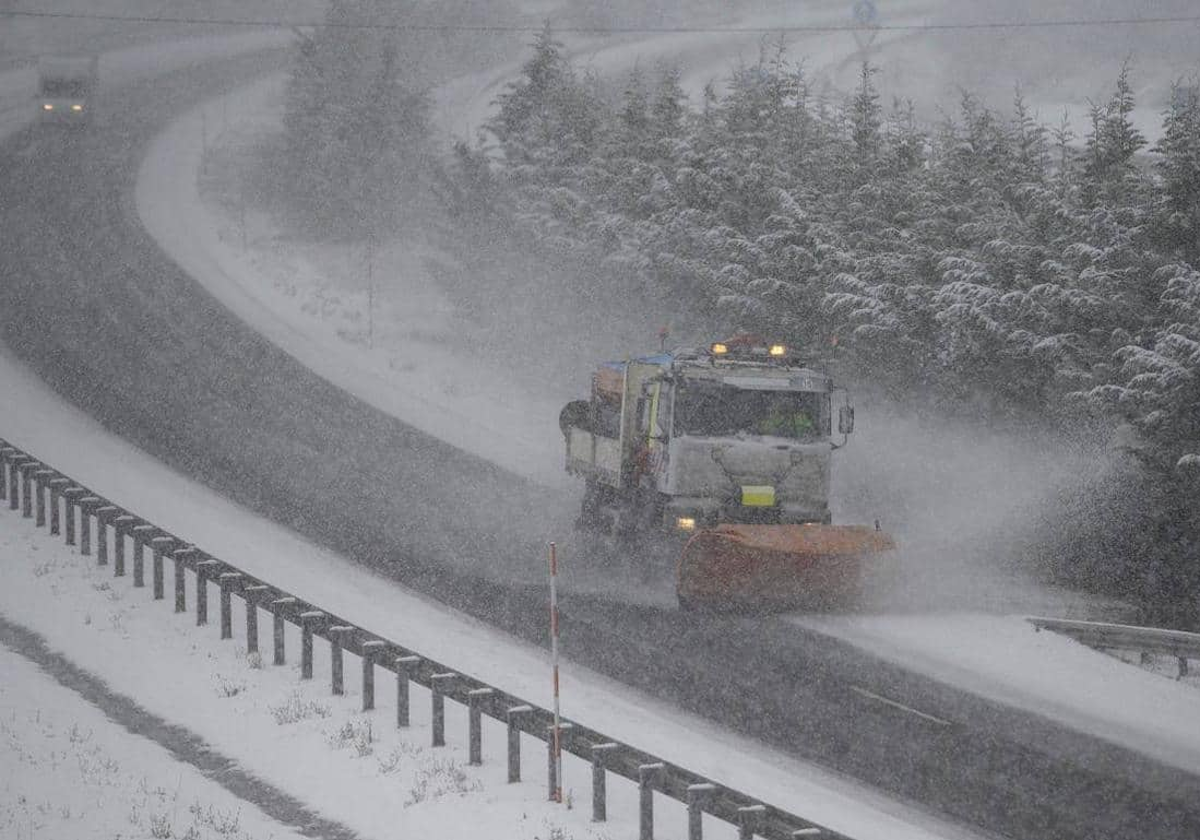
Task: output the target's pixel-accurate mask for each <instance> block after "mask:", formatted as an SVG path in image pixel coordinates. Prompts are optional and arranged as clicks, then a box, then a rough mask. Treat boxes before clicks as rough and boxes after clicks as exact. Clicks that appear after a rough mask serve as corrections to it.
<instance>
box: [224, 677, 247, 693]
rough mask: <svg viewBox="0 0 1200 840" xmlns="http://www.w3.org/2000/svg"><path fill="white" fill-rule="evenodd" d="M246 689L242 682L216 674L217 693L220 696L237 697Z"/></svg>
mask: <svg viewBox="0 0 1200 840" xmlns="http://www.w3.org/2000/svg"><path fill="white" fill-rule="evenodd" d="M245 690H246V684H245V683H244V682H240V681H237V682H235V681H234V680H231V679H228V678H227V677H224V676H222V675H221V674H217V694H218V695H219V696H221V697H237V696H238V695H239V694H241V693H242V692H243V691H245Z"/></svg>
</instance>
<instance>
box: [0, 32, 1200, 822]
mask: <svg viewBox="0 0 1200 840" xmlns="http://www.w3.org/2000/svg"><path fill="white" fill-rule="evenodd" d="M283 60H284V56H283V55H282V54H281V53H278V52H276V53H265V54H261V55H258V56H255V57H250V58H244V59H238V60H224V61H222V62H219V63H213V64H211V65H206V66H204V67H197V68H193V69H191V70H189V71H188V72H186V73H176V74H173V75H168V76H163V77H161V78H159V79H156V80H154V81H153V82H152V83H141V84H134V85H131V86H129V87H127V88H124V89H121V90H115V91H109V92H108V93H107V95H106V101H105V103H104V108H105V110H106V113H107V114H108V119H106V120H105V124H104V126H103V127H102V128H101V130H99V131H97V132H96V133H95V134H93V135H82V136H65V135H57V134H56V135H50V136H46V135H38V134H36V133H35V132H33V131H26V132H24V133H22V134H20V135H18V136H16V137H14V138H12V139H11V140H10V141H8V142H7V143H5V144H4V145H3V146H0V195H2V196H4V198H3V205H2V207H0V230H2V231H3V236H4V247H3V248H0V335H2V338H3V340H4V341H5V342H6V343H7V344H8V345H9V346H10V347H11V348H12V349H13V350H14V351H15V352H16V353H17V354H18V355H19V356H20V357H21V358H23V359H24V360H25V361H26V362H27V363H28V364H29V365H30V366H31V367H33V368H34V369H35V370H36V371H37V372H38V373H39V374H40V375H41V376H42V377H43V378H44V379H46V380H47V381H48V382H49V383H50V384H51V385H52V386H53V387H54V388H56V389H57V390H58V391H59V392H60V393H62V394H63V395H64V396H65V397H67V398H68V399H70V400H71V401H73V402H75V403H76V404H78V405H79V406H81V407H82V408H84V409H85V410H87V411H88V412H90V413H91V414H93V415H94V416H95V417H97V418H98V419H99V420H100V421H101V422H103V423H104V424H105V425H106V426H108V427H109V428H110V429H111V430H113V431H114V432H116V433H118V434H121V435H123V436H125V437H127V438H129V439H130V440H132V441H134V442H135V443H137V444H138V445H140V446H141V447H143V448H144V449H146V450H148V451H150V452H151V453H153V454H155V455H156V456H158V457H160V458H162V459H163V460H165V461H167V462H169V463H171V464H173V465H175V466H176V467H178V468H180V469H182V470H186V471H187V472H189V473H191V474H193V475H195V476H197V477H198V478H200V479H201V480H204V481H205V482H207V483H208V484H209V485H210V486H212V487H213V488H215V489H217V490H218V491H220V492H223V493H225V494H226V495H228V496H230V497H232V498H234V499H236V500H238V501H240V502H241V503H243V504H245V505H247V506H248V507H251V508H253V509H255V510H257V511H259V512H260V513H262V514H264V515H267V516H270V517H272V518H274V519H276V520H278V521H281V522H283V523H285V524H288V525H291V526H293V527H294V528H296V529H297V530H299V531H301V532H303V533H305V534H306V535H309V536H310V537H312V538H314V539H316V540H319V541H321V542H323V543H325V544H328V545H331V546H334V547H336V548H337V549H338V550H339V551H341V552H343V553H345V554H348V555H350V556H352V557H353V558H355V559H356V560H358V561H360V562H363V563H367V564H370V565H372V566H375V567H378V568H385V569H388V570H389V571H390V572H391V573H393V574H394V575H395V577H396V578H397V579H398V580H401V581H402V582H403V583H404V584H405V585H407V586H410V587H412V588H413V589H416V590H419V591H423V592H426V593H428V594H430V595H431V596H433V597H436V598H438V599H440V600H442V601H444V602H445V603H448V604H450V605H452V606H454V607H456V608H458V609H460V610H463V611H465V612H468V613H471V614H473V615H476V616H479V617H481V618H483V619H485V620H487V621H489V622H491V623H493V624H495V625H496V626H498V627H500V628H502V629H504V630H507V631H509V632H511V633H513V634H514V635H516V636H519V637H522V638H525V639H529V640H533V641H540V640H541V638H542V635H543V627H542V616H543V614H544V613H543V610H544V593H543V591H542V588H541V586H540V584H539V583H538V582H537V572H538V568H537V562H538V561H537V558H538V557H539V555H540V549H539V544H540V539H539V537H540V535H539V534H538V533H537V530H538V529H539V527H541V526H539V523H540V522H541V520H540V519H539V511H544V510H555V509H556V508H557V507H559V506H557V505H556V503H555V501H554V499H553V498H552V495H553V494H552V493H551V492H550V491H547V490H545V489H542V488H538V487H536V486H533V485H531V484H529V483H527V482H524V481H522V480H521V479H520V478H518V477H515V476H513V475H510V474H507V473H505V472H503V471H502V470H500V469H499V468H497V467H495V466H494V465H492V464H490V463H488V462H486V461H483V460H481V459H478V458H475V457H473V456H470V455H468V454H466V453H463V452H461V451H459V450H456V449H454V448H452V447H450V446H447V445H445V444H443V443H441V442H439V441H437V440H434V439H432V438H429V437H428V436H425V435H422V434H420V433H418V432H416V431H414V430H413V429H411V428H408V427H406V426H404V425H403V424H402V423H400V422H399V421H397V420H395V419H393V418H391V417H388V416H385V415H383V414H381V413H380V412H378V411H376V410H374V409H372V408H370V407H368V406H366V405H365V404H363V403H361V402H358V401H356V400H354V399H353V398H351V397H349V396H348V395H347V394H345V393H344V392H342V391H341V390H339V389H338V388H337V387H335V386H333V385H331V384H330V383H328V382H326V381H324V380H322V379H320V378H318V377H316V376H315V375H314V374H312V373H311V372H309V371H308V370H306V369H305V368H303V367H302V366H301V365H299V364H298V363H297V362H295V361H294V360H293V359H292V358H291V357H289V356H287V355H286V354H284V353H283V352H281V351H280V350H278V349H277V348H275V347H274V346H272V345H271V344H269V343H268V342H266V341H265V340H264V339H263V338H261V337H260V336H258V335H257V334H255V333H254V332H252V331H251V330H250V329H249V328H247V327H246V326H245V325H244V324H243V323H242V322H240V321H239V320H238V319H237V318H236V317H235V316H233V315H232V314H231V313H229V312H228V311H226V310H225V309H223V308H222V307H221V306H220V305H219V304H218V303H217V302H216V301H215V300H213V299H212V298H211V297H210V296H209V295H208V294H207V293H206V292H205V291H204V290H203V288H202V287H201V286H199V285H198V284H197V283H195V282H193V281H192V280H191V279H190V278H189V277H188V276H186V275H185V274H184V273H183V272H182V271H181V270H180V269H179V268H178V267H177V266H175V265H174V264H173V263H172V262H171V261H170V260H169V259H168V258H167V257H166V256H165V255H164V254H162V253H161V252H160V251H159V249H158V248H157V247H156V246H155V244H154V243H153V242H152V241H151V239H150V238H149V237H148V236H147V235H146V234H145V232H144V231H143V230H142V229H141V228H140V227H139V225H138V224H137V222H136V218H137V217H136V212H135V210H134V208H133V202H132V190H133V181H134V178H135V176H136V172H137V169H138V164H139V161H140V159H141V156H142V153H143V151H144V149H145V147H146V145H147V143H148V142H149V140H150V139H151V138H152V136H153V135H154V134H155V132H157V131H158V130H160V129H161V128H162V126H163V125H164V124H165V123H166V122H167V121H168V120H169V119H170V118H171V117H172V116H174V115H175V114H177V113H178V112H180V111H181V110H183V109H184V108H186V107H187V106H188V105H189V104H190V103H193V102H195V101H197V100H198V99H199V98H201V97H202V96H204V95H210V94H211V93H213V92H216V91H218V90H221V89H224V88H227V87H228V86H229V85H230V84H231V83H233V82H234V81H236V80H244V79H246V78H249V77H251V76H253V75H255V74H257V73H262V72H266V71H269V70H274V69H278V67H280V66H281V63H282V61H283ZM116 115H120V119H119V120H118V119H117V118H116ZM0 405H2V397H0ZM0 416H2V409H0ZM47 457H48V458H51V459H52V458H53V453H47ZM229 559H230V560H232V561H234V562H236V558H229ZM563 611H564V621H563V635H564V638H565V640H566V641H567V644H568V646H569V649H570V651H571V653H572V657H573V659H574V660H576V661H578V662H580V663H581V664H583V665H586V666H588V667H591V668H592V669H594V670H596V671H599V672H601V673H605V674H607V675H610V676H612V677H614V678H616V679H618V680H620V681H622V682H624V683H626V684H629V685H631V686H634V687H636V688H639V689H643V690H645V691H648V692H650V693H652V694H654V695H656V696H659V697H662V698H664V699H667V700H670V701H673V702H675V703H677V704H678V705H680V706H681V707H683V708H686V709H688V710H689V711H693V712H696V713H698V714H701V715H705V716H707V717H709V718H711V719H713V720H715V721H717V722H719V723H721V724H723V725H725V726H728V727H729V728H731V729H734V730H736V731H739V732H743V733H746V734H749V735H752V736H756V737H759V738H761V739H762V740H763V741H764V742H766V743H768V744H770V745H772V746H774V747H776V748H779V749H782V750H786V751H788V752H789V753H791V754H794V755H796V756H798V757H800V758H802V759H807V760H812V761H814V762H817V763H820V764H822V765H824V766H826V767H829V768H832V769H834V770H836V771H840V772H843V773H846V774H848V775H850V776H853V777H855V778H857V779H860V780H862V781H864V782H866V783H868V784H872V785H875V786H877V787H879V788H881V789H883V790H884V791H886V792H888V793H890V794H893V795H896V796H900V797H904V798H907V799H909V800H912V801H915V802H918V803H921V804H922V805H924V806H926V807H928V808H929V809H931V810H934V811H937V812H940V813H942V814H945V815H947V816H949V817H951V818H954V819H957V820H960V821H962V822H964V823H967V824H970V825H972V826H975V827H978V828H981V829H984V830H986V831H989V832H992V833H995V834H999V835H1005V836H1009V837H1021V838H1025V837H1030V838H1041V837H1053V838H1063V839H1064V840H1075V838H1078V840H1085V839H1086V840H1097V839H1098V838H1113V840H1116V838H1128V837H1138V838H1139V840H1178V838H1187V837H1200V802H1198V801H1197V799H1196V797H1195V791H1196V790H1197V789H1198V787H1200V779H1198V778H1197V777H1196V776H1193V775H1191V774H1188V773H1186V772H1183V771H1181V770H1178V769H1175V768H1171V767H1167V766H1164V765H1161V764H1158V763H1156V762H1153V761H1150V760H1148V759H1145V758H1143V757H1141V756H1138V755H1137V754H1135V753H1132V752H1130V751H1128V750H1124V749H1121V748H1119V747H1115V746H1112V745H1109V744H1107V743H1104V742H1102V741H1099V740H1097V739H1094V738H1090V737H1087V736H1084V735H1081V734H1079V733H1076V732H1072V731H1070V730H1067V729H1065V728H1064V727H1061V726H1058V725H1056V724H1053V723H1051V722H1049V721H1046V720H1043V719H1041V718H1039V717H1037V716H1035V715H1031V714H1027V713H1024V712H1020V711H1016V710H1013V709H1010V708H1007V707H1004V706H1001V705H999V704H995V703H990V702H988V701H986V700H984V699H981V698H978V697H974V696H971V695H968V694H965V693H963V692H960V691H958V690H956V689H953V688H950V687H948V686H945V685H942V684H939V683H937V682H935V681H932V680H929V679H926V678H923V677H920V676H918V675H914V674H911V673H908V672H906V671H903V670H902V669H899V668H897V667H895V666H892V665H889V664H887V663H885V662H882V661H880V660H875V659H873V658H872V657H870V656H867V655H865V654H864V653H862V652H860V651H858V650H855V649H854V648H851V647H850V646H848V645H845V644H842V643H840V642H837V641H836V640H832V639H828V638H825V637H821V636H819V635H816V634H809V633H807V632H805V631H803V630H801V629H798V628H796V627H794V626H792V625H790V624H787V623H785V622H781V621H773V620H754V619H737V618H720V619H714V618H711V617H709V618H696V617H692V616H688V615H685V614H680V613H678V612H676V611H674V610H669V609H662V608H658V607H653V606H645V605H637V604H629V603H621V602H614V601H612V600H605V599H601V598H597V597H594V596H590V595H586V594H580V593H572V594H570V595H569V596H568V597H567V598H566V599H565V601H564V604H563Z"/></svg>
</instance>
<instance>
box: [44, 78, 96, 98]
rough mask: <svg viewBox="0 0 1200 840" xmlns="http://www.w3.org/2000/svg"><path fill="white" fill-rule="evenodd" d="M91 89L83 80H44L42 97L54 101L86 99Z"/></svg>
mask: <svg viewBox="0 0 1200 840" xmlns="http://www.w3.org/2000/svg"><path fill="white" fill-rule="evenodd" d="M90 87H91V86H90V85H89V84H88V83H87V82H86V81H84V80H83V79H42V96H45V97H48V98H52V99H84V98H86V97H87V95H88V89H89V88H90Z"/></svg>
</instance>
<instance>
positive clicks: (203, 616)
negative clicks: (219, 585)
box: [196, 560, 221, 627]
mask: <svg viewBox="0 0 1200 840" xmlns="http://www.w3.org/2000/svg"><path fill="white" fill-rule="evenodd" d="M220 565H221V564H220V563H218V562H217V561H216V560H201V561H200V562H199V563H197V564H196V626H197V627H203V626H204V625H206V624H208V573H209V572H210V571H212V570H215V569H216V568H219V567H220Z"/></svg>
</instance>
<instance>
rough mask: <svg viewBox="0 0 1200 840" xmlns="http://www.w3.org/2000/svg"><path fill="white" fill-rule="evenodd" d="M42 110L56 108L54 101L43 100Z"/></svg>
mask: <svg viewBox="0 0 1200 840" xmlns="http://www.w3.org/2000/svg"><path fill="white" fill-rule="evenodd" d="M42 110H43V111H53V110H54V103H53V102H43V103H42Z"/></svg>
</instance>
